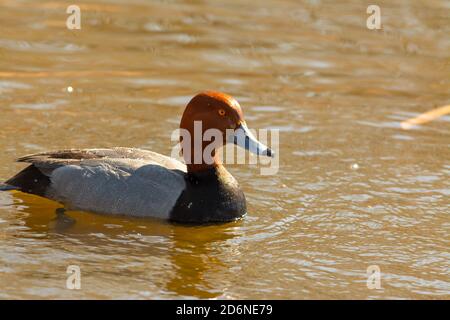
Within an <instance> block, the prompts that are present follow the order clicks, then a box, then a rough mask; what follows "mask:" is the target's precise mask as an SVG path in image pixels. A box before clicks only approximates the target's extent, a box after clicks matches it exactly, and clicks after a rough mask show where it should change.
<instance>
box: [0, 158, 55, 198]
mask: <svg viewBox="0 0 450 320" xmlns="http://www.w3.org/2000/svg"><path fill="white" fill-rule="evenodd" d="M50 183H51V181H50V178H49V177H48V176H46V175H45V174H43V173H42V172H41V171H40V170H39V169H38V168H36V167H35V166H34V165H30V166H28V167H26V168H25V169H23V170H22V171H20V172H19V173H17V174H16V175H15V176H14V177H12V178H11V179H9V180H8V181H6V182H5V183H4V184H3V185H0V190H13V189H16V190H20V191H22V192H26V193H32V194H36V195H38V196H42V197H44V196H45V194H46V192H47V190H48V188H49V187H50Z"/></svg>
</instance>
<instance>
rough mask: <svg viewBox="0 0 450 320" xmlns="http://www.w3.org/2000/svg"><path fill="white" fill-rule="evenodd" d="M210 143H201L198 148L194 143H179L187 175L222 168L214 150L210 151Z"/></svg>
mask: <svg viewBox="0 0 450 320" xmlns="http://www.w3.org/2000/svg"><path fill="white" fill-rule="evenodd" d="M210 143H211V142H209V141H202V143H201V144H199V146H196V145H195V144H194V141H192V142H189V141H187V142H186V143H185V142H184V141H181V152H182V154H183V158H184V161H185V163H186V166H187V171H188V173H198V172H204V171H213V170H218V169H219V168H221V167H223V166H222V162H221V160H220V158H219V156H218V155H217V152H216V149H215V148H214V149H212V150H210V149H211V146H210V145H209V144H210ZM197 150H200V151H197ZM205 150H206V152H205Z"/></svg>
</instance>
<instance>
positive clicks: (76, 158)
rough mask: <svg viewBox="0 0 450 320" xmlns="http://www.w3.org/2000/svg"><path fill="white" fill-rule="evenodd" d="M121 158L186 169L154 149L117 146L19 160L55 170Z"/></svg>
mask: <svg viewBox="0 0 450 320" xmlns="http://www.w3.org/2000/svg"><path fill="white" fill-rule="evenodd" d="M112 159H121V160H123V161H127V160H130V162H132V161H131V160H142V161H147V162H151V163H153V164H159V165H161V166H163V167H165V168H167V169H176V170H181V171H186V165H185V164H183V163H182V162H180V161H178V160H176V159H174V158H170V157H167V156H164V155H162V154H160V153H156V152H153V151H148V150H142V149H136V148H123V147H116V148H111V149H66V150H59V151H52V152H43V153H35V154H31V155H27V156H23V157H20V158H18V159H17V161H18V162H27V163H31V164H33V165H34V166H36V167H37V168H40V169H42V170H43V171H46V170H53V169H55V168H58V167H61V166H66V165H77V164H80V163H81V162H86V161H87V160H105V161H108V160H109V161H110V160H112Z"/></svg>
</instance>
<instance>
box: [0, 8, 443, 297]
mask: <svg viewBox="0 0 450 320" xmlns="http://www.w3.org/2000/svg"><path fill="white" fill-rule="evenodd" d="M72 2H73V1H68V2H67V1H57V2H56V1H39V2H37V1H9V0H0V30H1V31H0V110H1V116H0V128H1V129H0V149H1V150H2V152H1V153H0V161H1V163H2V165H1V166H0V180H4V179H7V178H8V177H10V176H11V175H13V174H14V173H15V172H16V171H17V170H19V169H21V168H22V167H23V165H21V164H17V163H14V159H15V158H17V157H19V156H21V155H24V154H28V153H35V152H41V151H46V150H54V149H60V148H67V147H75V148H92V147H112V146H130V147H139V148H145V149H151V150H154V151H157V152H161V153H164V154H170V152H171V146H172V143H171V141H170V134H171V133H172V131H173V130H174V129H176V128H177V126H178V123H179V119H180V116H181V113H182V111H183V108H184V105H185V104H186V102H187V101H188V100H189V98H190V97H192V96H193V95H194V94H195V93H197V92H199V91H202V90H205V89H215V90H220V91H224V92H227V93H229V94H232V95H233V96H235V97H236V98H237V99H238V100H239V101H240V103H241V105H242V107H243V109H244V113H245V115H246V118H247V122H248V124H249V125H250V126H251V127H253V128H277V129H279V130H280V145H279V147H280V149H279V155H280V158H279V159H280V168H279V172H278V174H277V175H274V176H262V175H260V174H259V172H260V171H259V168H258V167H257V166H244V165H234V166H229V170H230V172H232V174H233V175H234V176H235V177H236V178H237V179H238V180H239V182H240V184H241V186H242V188H243V189H244V191H245V193H246V196H247V202H248V215H247V216H246V218H245V219H243V220H241V221H237V222H233V223H228V224H224V225H213V226H199V227H193V226H182V225H173V224H168V223H165V222H161V221H155V220H142V219H124V218H120V217H108V216H102V215H96V214H93V213H88V212H69V213H68V219H71V220H69V221H61V220H58V219H55V218H56V215H55V210H56V209H57V208H59V207H60V205H59V204H58V203H55V202H52V201H49V200H45V199H42V198H39V197H35V196H31V195H26V194H22V193H18V192H2V193H0V284H1V285H0V298H15V299H17V298H139V299H153V298H236V299H240V298H244V299H246V298H257V299H259V298H287V299H311V298H325V299H337V298H345V299H350V298H362V299H366V298H383V299H386V298H396V299H399V298H401V299H403V298H414V299H416V298H439V299H443V298H446V299H448V298H449V297H450V276H449V272H450V269H449V265H450V252H449V242H450V241H449V231H450V220H449V212H450V201H449V196H450V179H449V177H450V162H449V159H450V149H449V147H450V139H449V138H450V117H448V116H447V117H442V118H440V119H438V120H436V121H434V122H430V123H428V124H426V125H423V126H421V127H419V128H416V129H414V130H409V131H405V130H402V129H401V127H400V122H401V121H403V120H405V119H408V118H410V117H414V116H417V115H419V114H420V113H422V112H425V111H428V110H430V109H433V108H435V107H439V106H442V105H445V104H449V102H450V78H449V74H450V38H449V36H448V35H449V34H450V6H449V3H448V2H447V1H438V0H436V1H426V2H423V1H406V0H405V1H395V3H392V1H378V4H379V5H380V7H381V12H382V25H383V28H382V30H368V29H367V28H366V18H367V16H368V15H367V14H366V4H363V3H361V2H360V1H340V2H338V3H336V1H304V2H299V1H287V0H285V1H259V2H258V5H256V4H250V3H248V2H247V1H236V0H233V1H224V3H222V4H218V3H217V2H216V1H201V2H195V3H194V4H192V3H191V2H190V1H161V2H148V1H137V0H133V1H126V2H125V1H112V0H111V1H86V2H84V1H77V3H78V4H79V5H80V7H81V10H82V29H81V30H75V31H73V30H72V31H71V30H67V28H66V27H65V20H66V18H67V16H68V15H67V14H66V13H65V10H66V8H67V6H68V5H70V4H72ZM68 87H72V89H73V90H68V89H67V88H68ZM70 91H71V92H70ZM72 264H74V265H79V266H80V268H81V273H82V289H81V290H68V289H66V287H65V285H66V278H67V274H66V268H67V266H68V265H72ZM371 265H377V266H379V267H380V269H381V273H382V278H381V286H382V288H381V289H379V290H370V289H368V288H367V286H366V280H367V274H366V270H367V268H368V267H369V266H371Z"/></svg>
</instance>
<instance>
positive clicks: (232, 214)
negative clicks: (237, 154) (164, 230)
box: [170, 167, 247, 223]
mask: <svg viewBox="0 0 450 320" xmlns="http://www.w3.org/2000/svg"><path fill="white" fill-rule="evenodd" d="M246 211H247V208H246V202H245V196H244V193H243V192H242V190H241V189H240V188H239V185H238V184H237V182H236V180H235V179H234V178H233V176H231V174H229V173H228V172H227V171H226V170H225V168H223V167H217V168H212V169H208V170H205V171H201V172H199V173H188V174H186V189H185V190H184V191H183V193H182V194H181V195H180V197H179V198H178V200H177V203H176V204H175V207H174V208H173V209H172V212H171V213H170V220H172V221H177V222H185V223H211V222H226V221H233V220H236V219H237V218H240V217H242V216H243V215H244V214H245V213H246Z"/></svg>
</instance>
